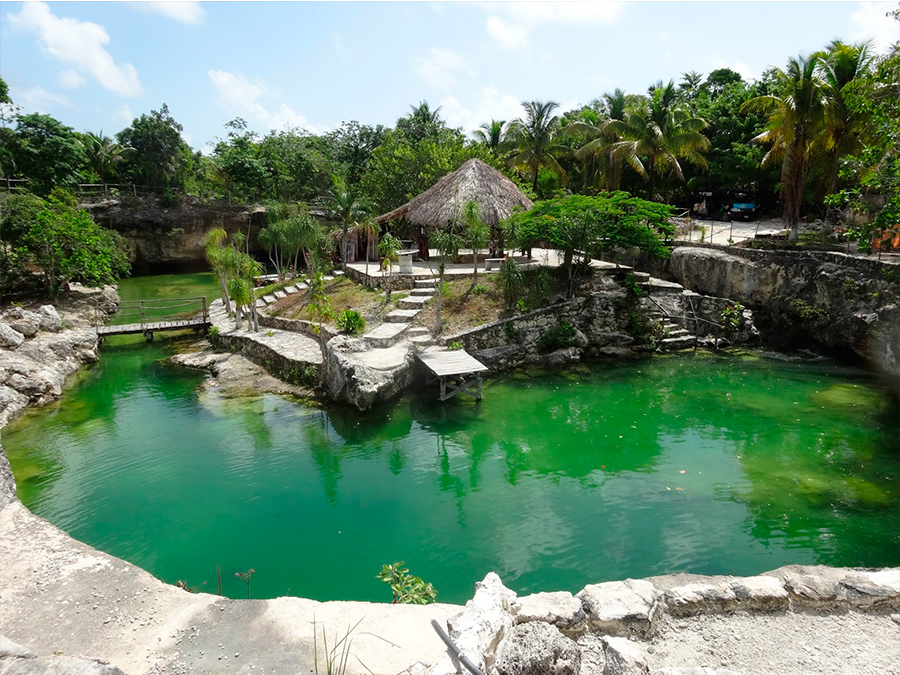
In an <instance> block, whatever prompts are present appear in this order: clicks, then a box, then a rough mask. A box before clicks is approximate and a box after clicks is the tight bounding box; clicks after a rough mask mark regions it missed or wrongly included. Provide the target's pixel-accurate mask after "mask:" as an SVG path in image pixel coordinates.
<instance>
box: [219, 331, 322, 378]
mask: <svg viewBox="0 0 900 675" xmlns="http://www.w3.org/2000/svg"><path fill="white" fill-rule="evenodd" d="M209 341H210V342H211V343H212V344H213V345H214V346H215V347H217V348H219V349H230V350H231V351H235V352H241V353H242V354H244V355H245V356H246V357H247V358H249V359H250V360H251V361H253V362H255V363H258V364H259V365H261V366H262V367H263V368H265V369H266V370H267V371H269V373H270V374H271V375H274V376H275V377H277V378H278V379H280V380H284V381H285V382H289V383H290V384H296V385H297V386H299V387H315V386H317V385H318V383H319V366H318V365H316V364H314V363H302V362H299V361H297V360H295V359H291V358H289V357H287V356H285V355H284V354H282V353H281V352H279V351H278V350H276V349H273V348H272V347H269V346H268V345H266V344H263V343H262V342H258V341H256V340H251V339H248V338H246V337H244V336H243V335H240V334H232V333H219V334H218V335H212V334H210V336H209Z"/></svg>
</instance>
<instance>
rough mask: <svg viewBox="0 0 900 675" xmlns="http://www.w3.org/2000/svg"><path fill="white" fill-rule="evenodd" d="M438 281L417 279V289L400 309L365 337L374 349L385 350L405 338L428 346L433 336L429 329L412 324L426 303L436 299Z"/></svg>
mask: <svg viewBox="0 0 900 675" xmlns="http://www.w3.org/2000/svg"><path fill="white" fill-rule="evenodd" d="M436 283H437V279H435V278H430V279H416V281H415V288H413V289H412V290H411V291H410V292H409V295H408V296H406V297H405V298H401V299H400V301H399V302H398V303H397V306H398V307H399V308H400V309H395V310H394V311H393V312H389V313H388V314H387V315H386V316H385V317H384V323H383V324H381V325H380V326H378V327H377V328H374V329H372V330H370V331H369V332H368V333H366V334H365V335H363V339H365V340H367V341H368V342H369V344H371V345H372V346H373V347H376V348H380V349H384V348H387V347H391V346H393V345H394V344H396V343H397V342H398V341H400V340H401V339H403V338H411V339H410V341H411V342H415V343H418V344H427V343H429V342H430V341H431V336H430V334H429V331H428V329H427V328H410V324H411V323H412V322H413V320H414V319H415V318H416V316H418V315H419V312H421V311H422V309H423V308H424V307H425V305H426V303H427V302H428V301H429V300H431V299H432V298H434V287H435V284H436Z"/></svg>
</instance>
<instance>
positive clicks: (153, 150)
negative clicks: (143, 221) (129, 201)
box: [116, 103, 190, 188]
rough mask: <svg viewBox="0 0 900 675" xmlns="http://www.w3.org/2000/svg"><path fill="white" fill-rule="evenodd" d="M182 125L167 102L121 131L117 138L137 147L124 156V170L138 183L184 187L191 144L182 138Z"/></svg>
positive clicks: (132, 146) (126, 144)
mask: <svg viewBox="0 0 900 675" xmlns="http://www.w3.org/2000/svg"><path fill="white" fill-rule="evenodd" d="M181 131H182V126H181V125H180V124H179V123H178V122H176V121H175V119H174V118H173V117H172V116H171V115H170V114H169V107H168V106H167V105H166V104H165V103H163V105H162V107H161V108H160V109H159V110H153V111H151V113H150V114H149V115H141V116H140V117H139V118H136V119H135V120H134V121H132V123H131V124H130V125H129V126H128V127H126V128H125V129H123V130H122V131H120V132H119V133H118V134H117V135H116V138H117V140H118V142H119V143H120V144H121V145H123V146H126V147H130V148H134V152H130V153H128V155H127V157H125V158H124V160H123V169H122V173H123V174H124V175H126V176H127V177H129V178H130V179H131V180H132V181H134V182H135V183H137V184H138V185H147V186H150V187H155V188H167V187H181V186H182V185H183V184H184V174H183V169H184V165H185V163H186V153H185V151H187V154H188V155H189V154H190V152H189V150H190V149H189V148H188V147H187V144H186V143H185V142H184V141H183V140H182V138H181Z"/></svg>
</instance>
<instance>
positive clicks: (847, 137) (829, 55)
mask: <svg viewBox="0 0 900 675" xmlns="http://www.w3.org/2000/svg"><path fill="white" fill-rule="evenodd" d="M871 47H872V45H871V43H869V42H858V43H856V44H854V45H846V44H844V43H842V42H841V41H839V40H835V41H833V42H832V43H831V44H830V45H828V49H827V50H826V51H825V52H823V53H821V54H820V55H819V56H820V60H819V73H820V76H821V78H822V81H823V84H824V95H825V134H824V139H823V140H824V142H825V150H826V152H827V153H828V159H827V162H828V167H827V169H826V193H827V194H830V193H832V192H834V191H835V190H836V189H837V179H838V162H839V159H840V158H841V157H842V156H844V155H854V154H856V153H857V152H858V151H859V149H860V132H861V131H862V127H863V122H864V120H862V119H860V117H859V115H858V114H857V113H854V112H853V111H852V110H851V109H850V108H849V107H848V106H847V104H846V102H845V101H844V95H843V91H844V87H846V86H847V85H848V84H850V82H852V81H853V80H855V79H856V78H857V77H859V76H860V75H864V74H865V73H866V72H868V70H869V67H870V65H871V63H872V55H871Z"/></svg>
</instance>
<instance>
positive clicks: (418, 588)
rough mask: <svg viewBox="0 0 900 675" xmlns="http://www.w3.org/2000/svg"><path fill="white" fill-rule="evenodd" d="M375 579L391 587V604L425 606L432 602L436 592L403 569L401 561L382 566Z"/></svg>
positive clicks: (429, 585) (432, 587)
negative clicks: (392, 596) (392, 595)
mask: <svg viewBox="0 0 900 675" xmlns="http://www.w3.org/2000/svg"><path fill="white" fill-rule="evenodd" d="M376 579H381V581H383V582H384V583H386V584H388V585H389V586H390V587H391V591H392V592H393V594H394V598H393V600H392V601H391V604H394V605H396V604H409V605H427V604H430V603H432V602H434V599H435V598H436V597H437V591H436V590H435V589H434V586H432V585H431V584H426V583H425V582H424V581H422V579H420V578H419V577H416V576H413V575H411V574H410V573H409V570H408V569H406V568H405V567H403V561H402V560H401V561H399V562H395V563H393V564H391V565H384V566H383V567H382V568H381V572H380V573H379V574H378V576H377V577H376Z"/></svg>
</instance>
